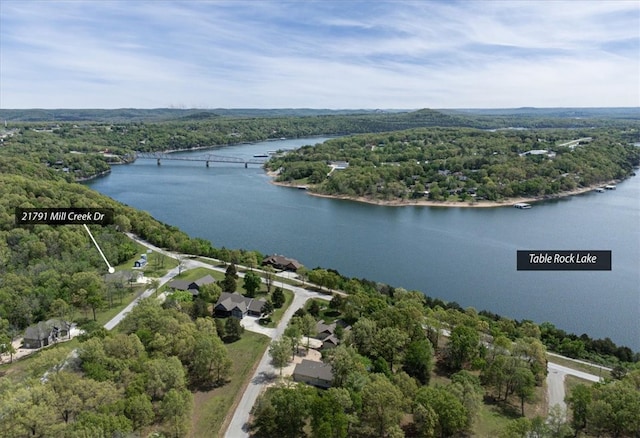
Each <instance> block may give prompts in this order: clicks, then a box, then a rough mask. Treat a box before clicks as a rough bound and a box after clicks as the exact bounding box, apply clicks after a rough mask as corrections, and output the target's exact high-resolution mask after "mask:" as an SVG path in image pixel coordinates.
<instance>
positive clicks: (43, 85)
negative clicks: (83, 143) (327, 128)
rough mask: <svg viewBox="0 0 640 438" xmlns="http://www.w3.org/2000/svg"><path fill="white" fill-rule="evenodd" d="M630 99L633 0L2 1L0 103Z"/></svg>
mask: <svg viewBox="0 0 640 438" xmlns="http://www.w3.org/2000/svg"><path fill="white" fill-rule="evenodd" d="M521 106H536V107H559V106H563V107H568V106H576V107H613V106H640V2H639V1H637V0H625V1H614V0H608V1H596V0H590V1H584V2H582V1H566V2H564V1H552V0H549V1H533V2H527V1H524V0H517V1H506V0H505V1H473V0H466V1H417V0H414V1H401V0H396V1H389V2H383V1H375V0H371V1H356V0H341V1H293V0H289V1H283V0H280V1H263V0H253V1H205V0H198V1H168V0H159V1H143V0H130V1H103V0H88V1H82V0H73V1H34V0H0V108H123V107H136V108H158V107H181V108H302V107H304V108H336V109H337V108H372V109H373V108H405V109H409V108H505V107H521Z"/></svg>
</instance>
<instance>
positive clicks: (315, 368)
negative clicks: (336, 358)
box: [293, 359, 333, 389]
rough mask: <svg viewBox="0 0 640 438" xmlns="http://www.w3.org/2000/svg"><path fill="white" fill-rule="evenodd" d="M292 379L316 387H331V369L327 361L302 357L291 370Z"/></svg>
mask: <svg viewBox="0 0 640 438" xmlns="http://www.w3.org/2000/svg"><path fill="white" fill-rule="evenodd" d="M293 380H294V381H296V382H302V383H306V384H307V385H312V386H315V387H318V388H324V389H326V388H331V382H333V371H332V369H331V365H329V364H327V363H324V362H316V361H313V360H308V359H302V362H300V363H299V364H297V365H296V367H295V369H294V370H293Z"/></svg>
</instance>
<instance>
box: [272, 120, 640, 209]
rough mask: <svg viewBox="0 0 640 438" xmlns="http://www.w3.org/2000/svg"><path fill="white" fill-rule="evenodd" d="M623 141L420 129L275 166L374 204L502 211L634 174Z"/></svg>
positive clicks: (300, 181) (322, 149)
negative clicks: (504, 207)
mask: <svg viewBox="0 0 640 438" xmlns="http://www.w3.org/2000/svg"><path fill="white" fill-rule="evenodd" d="M629 134H630V133H629V131H626V132H625V131H615V132H612V131H611V130H607V129H605V128H602V129H584V130H566V129H565V130H549V129H545V130H528V129H518V130H515V129H512V130H490V131H487V130H480V129H471V128H429V129H426V128H419V129H411V130H405V131H395V132H391V133H382V134H363V135H356V136H349V137H340V138H336V139H332V140H329V141H327V142H325V143H323V144H317V145H315V146H306V147H303V148H300V149H298V150H296V151H290V152H287V153H283V154H279V155H276V156H274V157H272V158H271V159H270V160H269V162H268V163H267V164H266V167H267V169H268V171H269V172H270V175H271V176H272V177H274V183H275V184H279V185H285V186H291V187H297V188H304V189H306V190H308V192H309V193H310V194H312V195H316V196H325V197H333V198H339V199H349V200H354V201H360V202H367V203H372V204H381V205H390V206H406V205H428V206H439V207H498V206H504V205H513V204H515V203H518V202H531V201H538V200H544V199H552V198H558V197H564V196H571V195H575V194H579V193H584V192H586V191H589V190H592V189H595V188H596V187H598V186H599V185H604V184H610V183H612V182H614V181H620V180H622V179H624V178H626V177H628V176H630V175H632V174H633V172H634V168H637V167H638V166H639V165H640V148H638V147H636V146H634V145H633V144H632V142H633V138H632V137H631V136H629Z"/></svg>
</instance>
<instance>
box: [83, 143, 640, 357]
mask: <svg viewBox="0 0 640 438" xmlns="http://www.w3.org/2000/svg"><path fill="white" fill-rule="evenodd" d="M324 140H325V139H324V138H311V139H294V140H279V141H270V142H264V143H256V144H247V145H238V146H228V147H220V148H216V149H215V150H212V151H190V152H180V153H177V154H176V155H178V156H197V155H203V154H207V153H215V154H220V155H226V156H234V157H241V158H251V157H253V155H256V154H264V153H265V152H267V151H271V150H278V149H292V148H296V147H299V146H301V145H305V144H315V143H319V142H322V141H324ZM87 185H88V186H90V187H91V188H93V189H95V190H97V191H99V192H101V193H103V194H105V195H108V196H110V197H112V198H114V199H116V200H118V201H120V202H123V203H125V204H128V205H131V206H133V207H135V208H137V209H140V210H145V211H148V212H149V213H151V214H152V215H153V216H154V217H155V218H157V219H158V220H160V221H163V222H166V223H169V224H172V225H175V226H178V227H180V228H181V229H182V230H184V231H185V232H187V233H188V234H189V235H191V236H194V237H202V238H205V239H207V240H210V241H211V242H212V243H213V245H215V246H217V247H222V246H225V247H227V248H246V249H255V250H259V251H260V252H262V253H264V254H272V253H277V254H283V255H286V256H288V257H292V258H295V259H297V260H299V261H300V262H301V263H303V264H304V265H305V266H307V267H308V268H314V267H316V266H322V267H324V268H333V269H336V270H338V271H339V272H340V273H342V274H343V275H347V276H350V277H358V278H367V279H369V280H374V281H378V282H382V283H387V284H390V285H392V286H396V287H403V288H406V289H410V290H412V289H415V290H419V291H422V292H424V293H426V294H428V295H430V296H434V297H438V298H441V299H444V300H447V301H456V302H458V303H459V304H460V305H462V306H463V307H468V306H472V307H475V308H476V309H478V310H482V309H486V310H490V311H492V312H494V313H498V314H501V315H504V316H509V317H512V318H516V319H531V320H533V321H536V322H543V321H550V322H552V323H553V324H555V325H556V326H557V327H559V328H562V329H564V330H567V331H569V332H573V333H576V334H578V335H579V334H582V333H587V334H588V335H589V336H591V337H599V338H603V337H610V338H611V339H612V340H613V341H614V342H616V343H618V344H623V345H627V346H629V347H631V348H632V349H634V350H635V351H639V350H640V176H638V177H633V178H631V179H629V180H626V181H624V182H622V183H620V184H618V186H617V190H607V191H606V192H605V193H595V192H590V193H585V194H582V195H578V196H573V197H570V198H563V199H559V200H552V201H545V202H541V203H535V204H534V207H533V208H532V209H529V210H518V209H515V208H513V207H508V206H505V207H498V208H447V207H414V206H412V207H385V206H376V205H369V204H362V203H356V202H352V201H345V200H336V199H327V198H319V197H314V196H310V195H308V194H307V193H306V192H305V191H303V190H297V189H292V188H285V187H279V186H275V185H273V184H270V179H269V177H268V176H267V175H266V174H265V172H264V171H263V170H262V169H260V168H259V167H258V166H256V165H249V168H245V167H244V166H243V165H242V164H223V163H210V167H209V168H207V167H205V164H204V162H195V161H163V162H162V165H161V166H158V165H157V164H156V161H155V160H138V161H136V162H135V163H133V164H130V165H124V166H114V167H113V170H112V172H111V174H109V175H107V176H104V177H101V178H98V179H95V180H93V181H89V182H87ZM535 249H543V250H611V251H612V269H611V271H517V270H516V251H517V250H535Z"/></svg>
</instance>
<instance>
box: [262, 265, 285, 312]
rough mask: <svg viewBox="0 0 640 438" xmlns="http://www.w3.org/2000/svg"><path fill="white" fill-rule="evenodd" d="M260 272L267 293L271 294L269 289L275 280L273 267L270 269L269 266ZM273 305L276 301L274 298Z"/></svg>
mask: <svg viewBox="0 0 640 438" xmlns="http://www.w3.org/2000/svg"><path fill="white" fill-rule="evenodd" d="M262 270H263V271H264V279H265V283H266V285H267V293H268V294H270V293H271V287H272V286H273V281H274V280H275V278H276V271H275V270H274V269H273V267H271V265H267V266H265V267H264V268H263V269H262ZM276 290H277V289H276ZM275 303H276V300H275V298H274V299H273V304H274V305H275ZM276 307H281V306H276Z"/></svg>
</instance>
